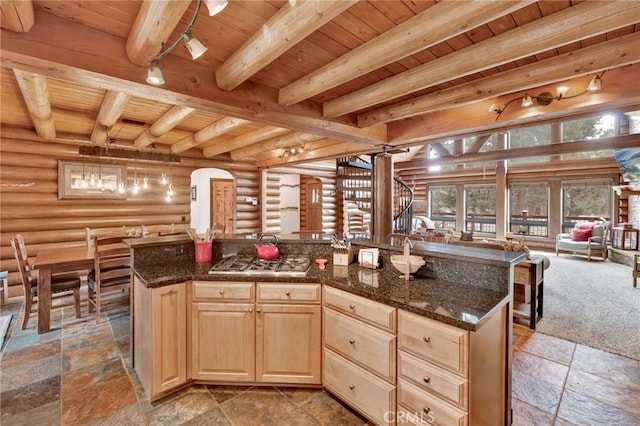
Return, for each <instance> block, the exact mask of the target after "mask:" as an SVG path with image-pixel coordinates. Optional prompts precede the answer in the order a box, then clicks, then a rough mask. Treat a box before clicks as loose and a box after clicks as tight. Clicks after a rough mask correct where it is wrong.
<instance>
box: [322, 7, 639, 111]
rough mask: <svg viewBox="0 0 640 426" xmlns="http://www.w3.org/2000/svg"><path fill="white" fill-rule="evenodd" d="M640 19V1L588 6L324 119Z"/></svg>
mask: <svg viewBox="0 0 640 426" xmlns="http://www.w3.org/2000/svg"><path fill="white" fill-rule="evenodd" d="M639 20H640V2H598V1H595V2H583V3H579V4H577V5H575V6H571V7H569V8H566V9H563V10H561V11H559V12H556V13H553V14H551V15H548V16H545V17H543V18H540V19H538V20H535V21H532V22H529V23H528V24H525V25H522V26H520V27H517V28H514V29H512V30H510V31H505V32H504V33H502V34H498V35H496V36H494V37H491V38H489V39H486V40H484V41H481V42H479V43H476V44H473V45H471V46H469V47H466V48H464V49H460V50H457V51H455V52H452V53H450V54H448V55H446V56H443V57H440V58H438V59H434V60H432V61H429V62H427V63H425V64H423V65H420V66H417V67H415V68H412V69H410V70H407V71H405V72H402V73H399V74H396V75H394V76H392V77H389V78H387V79H385V80H382V81H380V82H378V83H374V84H372V85H369V86H367V87H365V88H362V89H360V90H356V91H354V92H351V93H348V94H346V95H343V96H340V97H337V98H334V99H331V100H329V101H327V102H325V103H324V106H323V108H324V115H325V117H338V116H341V115H344V114H347V113H349V112H353V111H358V110H361V109H363V108H366V107H369V106H372V105H375V104H378V103H382V102H385V101H388V100H390V99H394V98H397V97H400V96H404V95H407V94H409V93H412V92H416V91H418V90H422V89H426V88H429V87H433V86H435V85H437V84H441V83H444V82H446V81H451V80H454V79H456V78H461V77H464V76H467V75H470V74H473V73H477V72H480V71H483V70H486V69H488V68H492V67H496V66H498V65H501V64H505V63H507V62H511V61H515V60H517V59H521V58H525V57H531V56H533V55H535V54H537V53H541V52H544V51H547V50H550V49H553V48H555V47H559V46H563V45H566V44H569V43H572V42H576V41H580V40H584V39H586V38H589V37H592V36H595V35H598V34H602V33H605V32H607V31H612V30H614V29H617V28H621V27H624V26H627V25H633V24H635V23H637V22H638V21H639Z"/></svg>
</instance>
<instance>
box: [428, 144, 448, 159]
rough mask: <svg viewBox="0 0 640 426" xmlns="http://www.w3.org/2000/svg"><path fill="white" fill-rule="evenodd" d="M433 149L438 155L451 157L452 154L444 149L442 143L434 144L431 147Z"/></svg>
mask: <svg viewBox="0 0 640 426" xmlns="http://www.w3.org/2000/svg"><path fill="white" fill-rule="evenodd" d="M429 146H430V147H431V149H433V150H434V151H435V152H436V153H438V155H439V156H440V157H441V158H442V157H451V153H450V152H449V150H448V149H447V148H445V147H444V145H442V144H441V143H440V142H436V143H432V144H431V145H429Z"/></svg>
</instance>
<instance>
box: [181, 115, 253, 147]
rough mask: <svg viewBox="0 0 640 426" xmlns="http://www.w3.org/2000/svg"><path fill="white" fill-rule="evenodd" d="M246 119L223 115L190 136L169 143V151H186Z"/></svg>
mask: <svg viewBox="0 0 640 426" xmlns="http://www.w3.org/2000/svg"><path fill="white" fill-rule="evenodd" d="M247 122H248V121H247V120H243V119H241V118H235V117H224V118H222V119H221V120H218V121H216V122H215V123H212V124H210V125H208V126H207V127H205V128H203V129H200V130H198V131H197V132H195V133H194V134H193V135H191V136H187V137H186V138H184V139H182V140H180V141H178V142H176V143H174V144H173V145H171V152H173V153H175V154H179V153H181V152H184V151H187V150H189V149H191V148H193V147H196V146H198V145H200V144H203V143H205V142H207V141H210V140H211V139H213V138H215V137H217V136H220V135H223V134H225V133H228V132H230V131H231V130H233V129H235V128H237V127H240V126H243V125H245V124H247Z"/></svg>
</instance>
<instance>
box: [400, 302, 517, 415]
mask: <svg viewBox="0 0 640 426" xmlns="http://www.w3.org/2000/svg"><path fill="white" fill-rule="evenodd" d="M507 312H508V307H507V306H504V307H503V308H502V309H500V310H499V311H498V312H496V313H495V314H494V315H493V316H492V317H490V318H489V319H488V320H487V321H486V322H485V323H484V324H483V325H482V326H481V327H480V328H479V329H478V330H477V331H475V332H470V331H465V330H462V329H459V328H457V327H453V326H450V325H447V324H444V323H441V322H438V321H435V320H432V319H429V318H425V317H423V316H420V315H416V314H413V313H410V312H407V311H404V310H401V309H399V310H398V359H399V361H398V409H397V411H398V423H401V424H424V423H425V422H426V423H427V424H437V425H497V424H508V423H509V419H510V412H509V411H510V409H509V405H510V404H509V403H508V401H509V394H510V391H511V389H510V387H509V385H508V382H509V381H510V380H508V379H507V374H508V368H507V367H506V366H507V365H508V361H507V360H508V357H509V356H510V350H509V349H508V342H509V338H508V327H509V321H508V315H507Z"/></svg>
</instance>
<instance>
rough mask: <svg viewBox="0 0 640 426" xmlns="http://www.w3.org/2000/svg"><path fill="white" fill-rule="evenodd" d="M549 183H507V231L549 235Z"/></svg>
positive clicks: (541, 235)
mask: <svg viewBox="0 0 640 426" xmlns="http://www.w3.org/2000/svg"><path fill="white" fill-rule="evenodd" d="M548 225H549V184H548V183H546V182H535V183H533V182H532V183H521V184H520V183H519V184H513V185H509V232H511V233H513V234H514V235H516V234H520V235H528V236H536V237H547V236H549V228H548Z"/></svg>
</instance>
